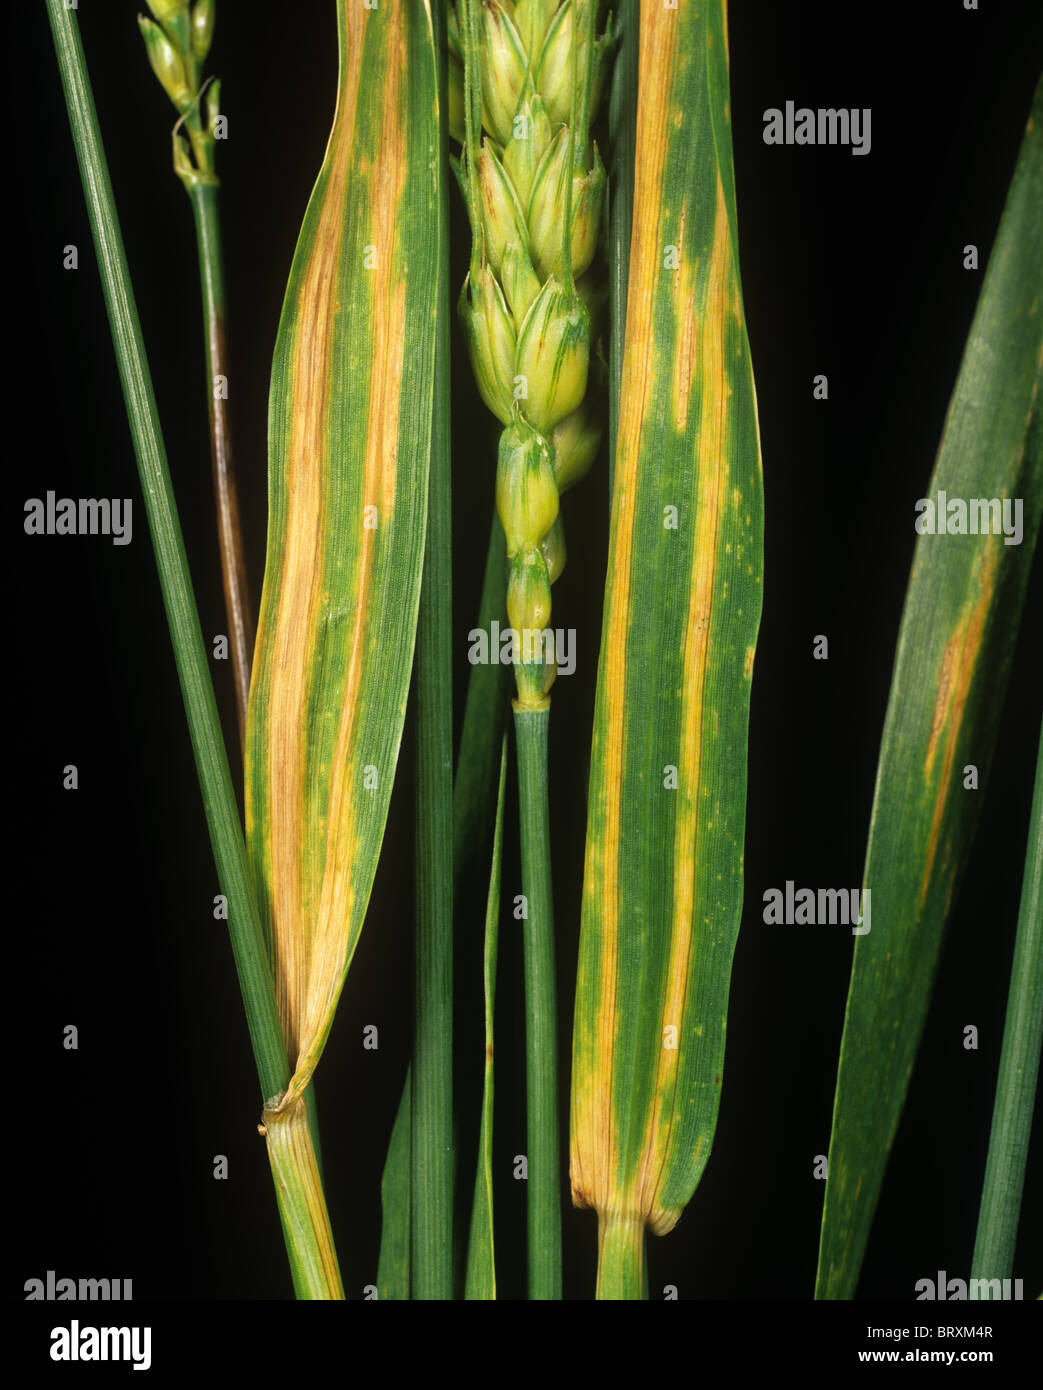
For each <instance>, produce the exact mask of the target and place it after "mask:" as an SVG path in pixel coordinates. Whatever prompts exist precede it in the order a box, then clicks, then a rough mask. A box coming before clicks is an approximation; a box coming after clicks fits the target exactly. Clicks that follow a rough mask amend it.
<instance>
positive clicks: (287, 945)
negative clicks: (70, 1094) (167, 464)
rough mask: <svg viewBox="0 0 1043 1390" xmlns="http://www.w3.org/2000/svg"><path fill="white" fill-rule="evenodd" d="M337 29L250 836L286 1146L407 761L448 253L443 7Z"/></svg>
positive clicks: (276, 491) (289, 296)
mask: <svg viewBox="0 0 1043 1390" xmlns="http://www.w3.org/2000/svg"><path fill="white" fill-rule="evenodd" d="M338 35H339V53H340V79H339V90H338V99H337V110H336V116H335V119H334V124H333V130H332V133H331V135H330V138H329V143H328V146H327V149H326V156H325V160H324V162H323V165H322V168H321V170H320V173H319V177H318V181H317V182H316V185H315V189H314V191H313V193H312V196H311V200H310V202H309V204H308V210H307V213H306V215H305V220H304V225H303V228H302V231H301V235H300V239H299V242H298V245H297V250H296V254H295V256H294V261H293V267H292V270H291V273H290V280H289V285H288V288H287V292H286V299H285V303H284V306H283V312H282V319H281V322H280V325H279V335H278V341H277V344H276V349H275V361H274V365H273V371H272V389H271V400H270V413H269V436H268V441H269V528H268V553H267V563H266V570H265V580H264V591H263V594H262V600H261V617H260V626H259V630H258V639H257V652H256V657H255V665H254V673H253V682H252V687H251V692H250V707H249V719H248V730H247V747H246V818H247V836H248V843H249V848H250V854H251V858H252V862H253V865H254V870H255V873H256V876H257V879H258V882H259V885H260V888H261V893H262V899H263V904H264V911H265V917H266V921H267V927H268V932H269V940H270V946H271V950H272V956H273V964H274V969H275V979H276V994H277V999H278V1004H279V1011H280V1017H281V1019H282V1025H283V1030H284V1033H285V1036H286V1043H287V1049H288V1051H289V1055H290V1058H291V1062H292V1064H293V1068H294V1069H293V1075H292V1078H291V1080H290V1084H289V1086H288V1088H287V1090H286V1092H285V1093H284V1094H283V1095H282V1096H280V1097H272V1098H271V1099H270V1101H269V1104H268V1108H267V1110H266V1114H265V1123H266V1126H267V1131H268V1138H269V1145H270V1147H271V1148H272V1150H273V1155H274V1153H275V1151H276V1149H278V1147H279V1145H280V1144H284V1143H286V1140H285V1138H284V1137H283V1130H284V1129H286V1128H288V1127H290V1126H292V1125H294V1124H296V1125H300V1124H301V1123H302V1120H301V1116H302V1114H303V1111H304V1107H303V1105H302V1104H301V1103H300V1102H301V1098H302V1095H303V1093H304V1091H305V1088H306V1087H307V1085H308V1082H309V1080H310V1078H311V1075H312V1072H313V1070H314V1068H315V1065H316V1063H317V1062H318V1059H319V1056H320V1054H321V1052H322V1049H323V1046H324V1044H325V1041H326V1037H327V1035H328V1033H329V1030H330V1026H331V1024H332V1022H333V1015H334V1011H335V1009H336V1005H337V1001H338V998H339V996H340V991H341V988H342V985H343V982H344V977H345V974H346V972H347V969H348V966H349V965H350V963H351V958H352V955H353V953H354V951H355V947H356V945H357V943H358V938H359V933H360V931H361V928H362V923H363V919H364V916H365V913H366V907H367V904H368V901H369V895H370V891H371V888H372V883H373V876H374V872H375V869H376V863H377V858H378V855H379V852H380V845H381V840H382V837H383V833H384V826H385V822H386V818H387V811H388V802H389V798H390V794H391V787H392V782H393V780H394V776H395V767H396V763H397V759H398V752H399V745H400V741H401V736H402V725H403V719H404V715H405V706H406V696H407V691H408V686H409V678H410V670H411V666H412V660H413V647H414V640H415V635H416V620H417V605H418V596H419V589H420V578H421V566H422V561H423V555H424V540H425V525H426V502H427V482H428V470H429V455H430V449H431V433H432V403H433V382H434V365H435V326H436V310H437V303H438V296H437V293H436V289H437V283H438V276H439V273H440V266H441V263H442V260H443V255H442V250H443V248H442V246H441V236H440V230H439V217H438V191H439V190H438V172H437V171H438V169H439V167H440V165H439V160H438V139H439V136H438V87H437V80H436V65H435V50H434V38H433V33H432V21H431V12H430V7H429V5H428V4H426V3H424V4H421V3H412V2H411V0H409V2H408V3H407V0H397V3H389V4H383V5H381V6H379V7H377V8H370V7H368V6H365V5H362V4H361V3H357V0H338ZM407 335H408V351H407ZM287 1147H288V1148H289V1147H291V1146H289V1145H287ZM273 1161H274V1157H273ZM277 1179H278V1174H277Z"/></svg>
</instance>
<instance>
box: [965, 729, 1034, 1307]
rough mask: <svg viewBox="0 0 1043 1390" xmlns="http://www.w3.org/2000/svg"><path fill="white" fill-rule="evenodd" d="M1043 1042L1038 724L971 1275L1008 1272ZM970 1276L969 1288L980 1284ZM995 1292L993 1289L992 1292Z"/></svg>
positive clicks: (983, 1276)
mask: <svg viewBox="0 0 1043 1390" xmlns="http://www.w3.org/2000/svg"><path fill="white" fill-rule="evenodd" d="M1041 1045H1043V728H1041V729H1040V741H1039V752H1038V754H1037V757H1036V784H1035V787H1034V789H1033V793H1032V817H1031V819H1030V821H1029V837H1028V846H1027V849H1026V852H1025V877H1024V879H1023V880H1022V885H1021V906H1020V907H1019V909H1018V933H1017V937H1016V938H1015V942H1014V960H1013V962H1012V964H1011V968H1010V993H1009V995H1008V998H1007V1018H1006V1022H1005V1023H1004V1027H1003V1050H1002V1052H1001V1053H1000V1071H999V1077H998V1079H997V1081H996V1104H995V1107H994V1108H993V1112H992V1131H991V1133H990V1135H989V1156H988V1160H987V1163H986V1166H985V1185H984V1187H983V1189H982V1194H981V1209H980V1211H979V1213H978V1235H977V1239H976V1240H975V1244H974V1259H973V1260H972V1262H971V1278H972V1281H973V1280H989V1281H992V1280H995V1279H1009V1278H1011V1275H1012V1271H1013V1268H1014V1247H1015V1245H1016V1243H1017V1236H1018V1217H1019V1215H1020V1212H1021V1194H1022V1190H1023V1188H1024V1186H1025V1164H1026V1161H1027V1159H1028V1149H1029V1133H1030V1131H1031V1129H1032V1115H1033V1111H1034V1109H1035V1104H1036V1078H1037V1076H1038V1073H1039V1055H1040V1047H1041ZM980 1287H981V1286H980V1284H974V1283H973V1282H972V1288H980ZM996 1296H997V1297H998V1296H999V1295H998V1294H997V1295H996Z"/></svg>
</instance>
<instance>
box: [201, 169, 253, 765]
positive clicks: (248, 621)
mask: <svg viewBox="0 0 1043 1390" xmlns="http://www.w3.org/2000/svg"><path fill="white" fill-rule="evenodd" d="M188 196H189V200H190V201H191V204H192V215H193V218H194V219H195V226H196V243H197V246H198V251H199V278H200V283H201V286H202V292H203V329H204V338H205V343H206V361H207V380H206V385H207V392H206V394H207V400H208V403H209V413H210V461H211V465H212V468H213V475H214V500H215V502H216V505H217V540H218V546H219V549H220V552H221V577H222V580H223V582H224V594H225V609H226V611H227V614H228V629H229V631H228V643H229V647H230V649H231V657H232V675H233V679H234V682H235V693H236V709H237V712H238V716H239V741H240V745H242V743H243V740H244V739H245V737H246V702H247V698H248V696H249V694H250V667H251V664H252V662H253V643H254V623H253V611H252V608H251V604H250V590H249V584H248V582H247V573H246V555H245V552H244V550H243V537H242V530H241V528H240V524H239V500H238V496H237V494H236V486H235V470H234V467H233V462H232V440H231V429H230V425H229V418H228V400H227V397H226V394H225V392H224V391H218V389H217V386H216V380H217V378H218V377H223V378H224V380H225V381H226V382H227V380H228V361H227V351H226V347H225V289H224V272H223V263H222V256H221V218H220V211H219V208H218V189H217V185H216V183H212V182H209V181H206V180H203V179H198V180H196V181H195V182H194V183H193V184H192V186H191V187H189V188H188Z"/></svg>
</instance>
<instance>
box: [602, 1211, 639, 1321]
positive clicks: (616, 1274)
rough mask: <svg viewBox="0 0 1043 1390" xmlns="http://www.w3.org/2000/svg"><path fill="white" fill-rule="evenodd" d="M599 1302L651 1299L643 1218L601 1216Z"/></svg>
mask: <svg viewBox="0 0 1043 1390" xmlns="http://www.w3.org/2000/svg"><path fill="white" fill-rule="evenodd" d="M596 1297H597V1298H599V1299H642V1298H647V1297H648V1284H647V1275H646V1272H645V1223H644V1222H643V1221H642V1220H641V1218H640V1217H630V1216H616V1215H607V1216H602V1215H601V1213H600V1212H599V1213H598V1285H597V1294H596Z"/></svg>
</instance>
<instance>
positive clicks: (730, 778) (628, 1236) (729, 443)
mask: <svg viewBox="0 0 1043 1390" xmlns="http://www.w3.org/2000/svg"><path fill="white" fill-rule="evenodd" d="M639 51H640V60H639V78H638V83H639V95H638V111H637V153H636V162H635V186H634V215H633V227H632V233H631V242H630V267H629V277H628V280H629V283H628V292H627V319H626V332H625V343H624V354H623V369H622V386H621V398H620V405H619V429H618V444H617V453H616V460H615V478H614V488H613V500H612V521H611V537H610V548H609V568H608V575H609V577H608V590H607V595H606V600H605V612H604V626H603V630H602V638H601V657H600V664H599V669H598V685H597V704H596V710H595V727H594V745H593V756H592V765H591V778H590V797H589V810H588V822H587V852H586V867H585V875H584V888H583V922H582V931H581V938H580V959H579V978H578V985H577V997H576V1018H575V1033H574V1039H573V1077H572V1155H571V1173H572V1191H573V1200H574V1201H575V1202H576V1204H577V1205H579V1206H591V1207H594V1208H595V1209H596V1210H597V1212H598V1216H599V1230H600V1259H599V1275H598V1294H599V1297H603V1298H618V1297H630V1298H640V1297H641V1290H642V1261H643V1232H644V1227H645V1226H646V1225H648V1226H650V1227H651V1229H652V1230H653V1231H656V1232H658V1233H663V1232H665V1231H668V1230H670V1229H671V1227H672V1226H673V1225H674V1224H675V1222H676V1221H677V1219H678V1217H679V1216H680V1214H681V1211H682V1210H683V1208H684V1206H685V1204H686V1203H687V1202H688V1200H689V1199H690V1197H691V1195H692V1193H693V1191H694V1190H695V1187H696V1184H697V1183H698V1181H699V1177H700V1175H701V1173H702V1170H703V1167H704V1165H705V1163H706V1160H707V1157H708V1155H709V1152H710V1145H711V1141H712V1138H713V1132H714V1127H715V1125H716V1118H717V1109H718V1102H719V1097H720V1087H721V1076H722V1068H723V1061H724V1032H725V1015H726V1012H727V1005H728V987H729V979H730V973H731V962H732V955H733V952H734V948H735V940H736V936H737V933H738V927H739V918H740V913H741V907H742V856H743V836H744V817H745V802H746V750H747V726H748V710H749V694H750V679H751V674H752V669H753V655H754V644H755V642H756V636H757V629H758V624H759V620H760V609H761V563H762V530H763V501H762V484H761V470H760V448H759V443H758V433H757V413H756V403H755V397H754V387H753V372H752V367H751V362H750V351H749V344H748V341H747V337H746V328H745V323H744V318H743V308H742V296H741V290H740V283H739V270H738V262H737V246H736V230H735V191H734V176H733V167H732V152H731V134H730V128H729V121H728V50H727V37H726V28H725V13H724V5H723V4H722V3H720V0H716V3H710V4H696V3H685V4H682V5H681V6H679V8H678V9H676V10H671V9H667V8H666V7H664V6H663V5H662V4H659V3H658V2H657V0H656V2H655V3H652V2H650V0H646V3H643V4H642V6H641V31H640V46H639Z"/></svg>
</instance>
